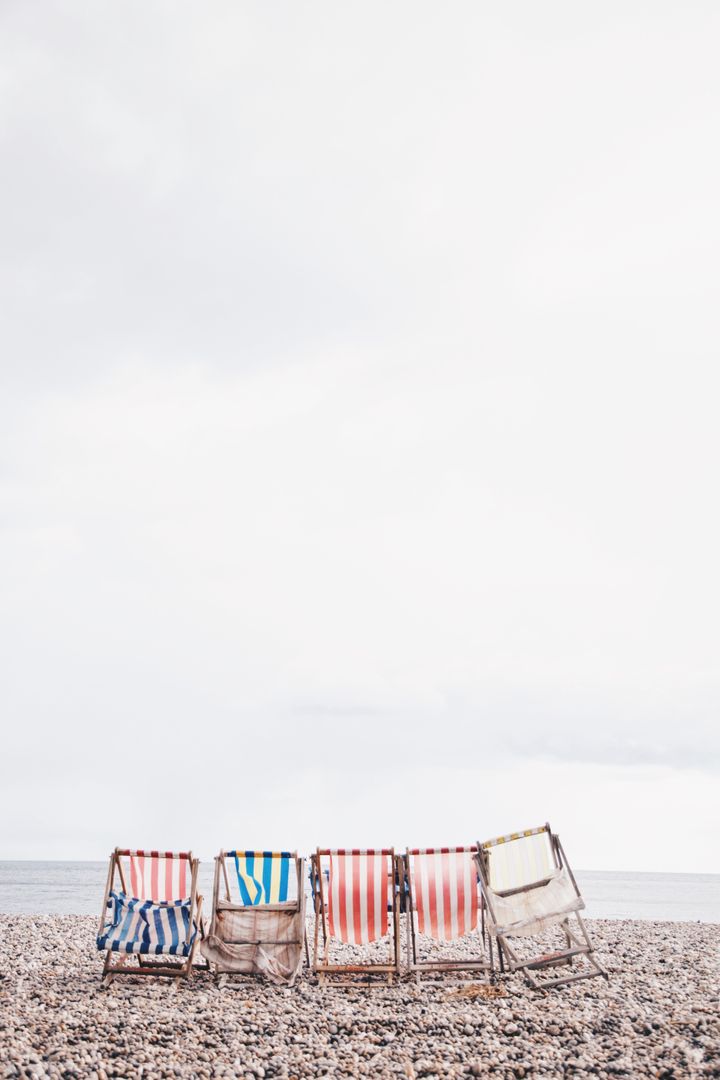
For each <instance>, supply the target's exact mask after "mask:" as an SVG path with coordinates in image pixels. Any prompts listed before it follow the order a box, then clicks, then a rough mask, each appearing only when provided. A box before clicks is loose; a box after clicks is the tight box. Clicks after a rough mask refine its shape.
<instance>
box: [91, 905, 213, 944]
mask: <svg viewBox="0 0 720 1080" xmlns="http://www.w3.org/2000/svg"><path fill="white" fill-rule="evenodd" d="M108 908H109V910H110V912H111V916H110V920H109V921H108V922H107V923H106V924H105V927H104V928H103V932H102V933H101V934H98V938H97V947H98V949H100V950H103V951H105V950H110V951H111V952H123V953H149V954H156V955H170V956H188V955H189V953H190V950H191V948H192V945H193V942H194V941H195V937H196V935H197V925H196V924H195V922H193V926H192V930H191V932H190V933H189V934H188V930H189V928H190V902H189V901H187V900H185V901H182V900H175V901H172V902H170V903H159V904H154V903H152V901H150V900H139V899H138V898H137V897H127V896H125V895H124V894H123V893H118V892H111V893H110V898H109V900H108Z"/></svg>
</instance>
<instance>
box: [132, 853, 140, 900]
mask: <svg viewBox="0 0 720 1080" xmlns="http://www.w3.org/2000/svg"><path fill="white" fill-rule="evenodd" d="M130 892H131V894H132V895H133V896H140V884H139V882H138V867H137V860H136V859H133V858H132V857H131V858H130Z"/></svg>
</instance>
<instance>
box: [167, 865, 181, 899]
mask: <svg viewBox="0 0 720 1080" xmlns="http://www.w3.org/2000/svg"><path fill="white" fill-rule="evenodd" d="M172 866H173V864H172V859H168V858H166V859H165V899H166V900H181V899H182V897H181V896H173V894H172V892H173V879H172Z"/></svg>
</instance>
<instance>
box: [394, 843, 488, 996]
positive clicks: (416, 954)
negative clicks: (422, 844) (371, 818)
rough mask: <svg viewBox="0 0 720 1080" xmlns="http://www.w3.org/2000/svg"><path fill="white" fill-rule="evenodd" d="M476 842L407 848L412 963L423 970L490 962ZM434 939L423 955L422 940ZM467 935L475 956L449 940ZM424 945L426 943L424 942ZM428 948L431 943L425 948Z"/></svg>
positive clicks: (475, 968) (410, 965)
mask: <svg viewBox="0 0 720 1080" xmlns="http://www.w3.org/2000/svg"><path fill="white" fill-rule="evenodd" d="M476 851H477V848H476V847H452V848H408V849H407V851H406V852H405V856H404V858H403V860H402V863H403V873H404V880H405V889H406V895H407V906H406V913H407V921H406V925H407V933H406V944H407V965H408V968H409V970H410V971H414V972H415V975H416V977H417V979H418V982H419V981H420V974H421V972H423V971H426V972H444V971H470V972H472V971H478V970H479V969H480V970H484V969H488V968H489V967H490V963H489V961H488V958H487V954H486V948H485V932H484V926H482V925H481V926H480V927H479V926H478V923H479V921H480V912H481V907H482V905H481V903H480V889H479V885H478V874H477V867H476V865H475V860H474V858H473V856H474V854H475V852H476ZM423 938H425V939H427V938H430V939H432V943H431V945H430V951H429V955H428V956H426V958H425V959H420V944H421V941H422V939H423ZM460 938H465V939H467V940H466V945H467V944H474V945H475V946H476V949H475V956H474V957H471V956H468V955H466V956H463V957H462V958H461V957H458V956H456V955H454V954H453V953H452V952H451V950H448V949H447V948H446V945H445V943H447V942H453V941H457V940H458V939H460ZM423 945H425V942H423ZM423 951H424V952H428V949H427V947H425V948H424V949H423Z"/></svg>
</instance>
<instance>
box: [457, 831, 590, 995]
mask: <svg viewBox="0 0 720 1080" xmlns="http://www.w3.org/2000/svg"><path fill="white" fill-rule="evenodd" d="M475 861H476V864H477V867H478V872H479V875H480V885H481V888H482V893H483V898H484V901H485V904H486V907H487V929H488V933H489V936H490V941H491V943H492V941H493V940H494V941H495V942H496V945H497V951H498V959H499V962H500V970H501V971H505V970H506V969H507V970H508V971H522V973H523V975H524V976H525V978H526V979H527V981H528V983H529V984H530V986H532V987H533V989H535V990H540V989H545V988H547V987H551V986H560V985H562V984H563V983H570V982H576V981H578V980H579V979H590V978H593V977H594V976H596V975H602V976H603V977H604V978H607V975H606V974H605V972H604V971H603V969H602V968H601V967H600V965H599V964H598V963H597V961H596V959H595V957H594V955H593V946H592V944H591V942H590V938H589V936H588V933H587V930H586V928H585V924H584V922H583V921H582V918H581V916H580V911H581V910H582V909H583V908H584V907H585V901H584V900H583V898H582V896H581V895H580V890H579V889H578V887H577V882H576V881H575V878H574V876H573V872H572V870H571V869H570V864H569V863H568V861H567V858H566V856H565V852H564V851H563V848H562V845H561V843H560V840H559V838H558V836H557V835H555V834H554V833H553V832H552V831H551V829H550V826H549V825H547V824H546V825H543V826H542V827H541V828H538V829H528V830H526V831H525V832H520V833H511V834H510V835H509V836H499V837H497V838H496V839H494V840H486V841H485V843H484V844H479V845H478V850H477V852H476V854H475ZM571 920H572V922H571ZM548 930H550V931H553V932H554V931H559V932H560V933H561V934H562V935H563V938H564V947H563V948H560V949H553V950H552V951H550V952H546V953H542V954H540V955H527V952H528V949H527V948H526V947H525V948H522V949H521V939H524V938H533V937H537V936H538V935H540V934H544V933H545V932H546V931H548ZM519 939H520V940H519ZM520 951H522V955H519V953H520ZM490 956H491V964H492V962H493V961H492V945H491V948H490ZM576 959H577V960H578V961H579V962H580V963H581V964H582V966H581V967H580V968H578V969H577V970H574V971H573V972H572V973H571V974H563V975H559V976H556V977H554V978H544V979H538V978H536V977H535V974H534V973H536V972H540V971H547V970H549V971H551V972H552V971H553V970H554V969H555V968H557V967H572V966H573V961H574V960H576Z"/></svg>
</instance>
